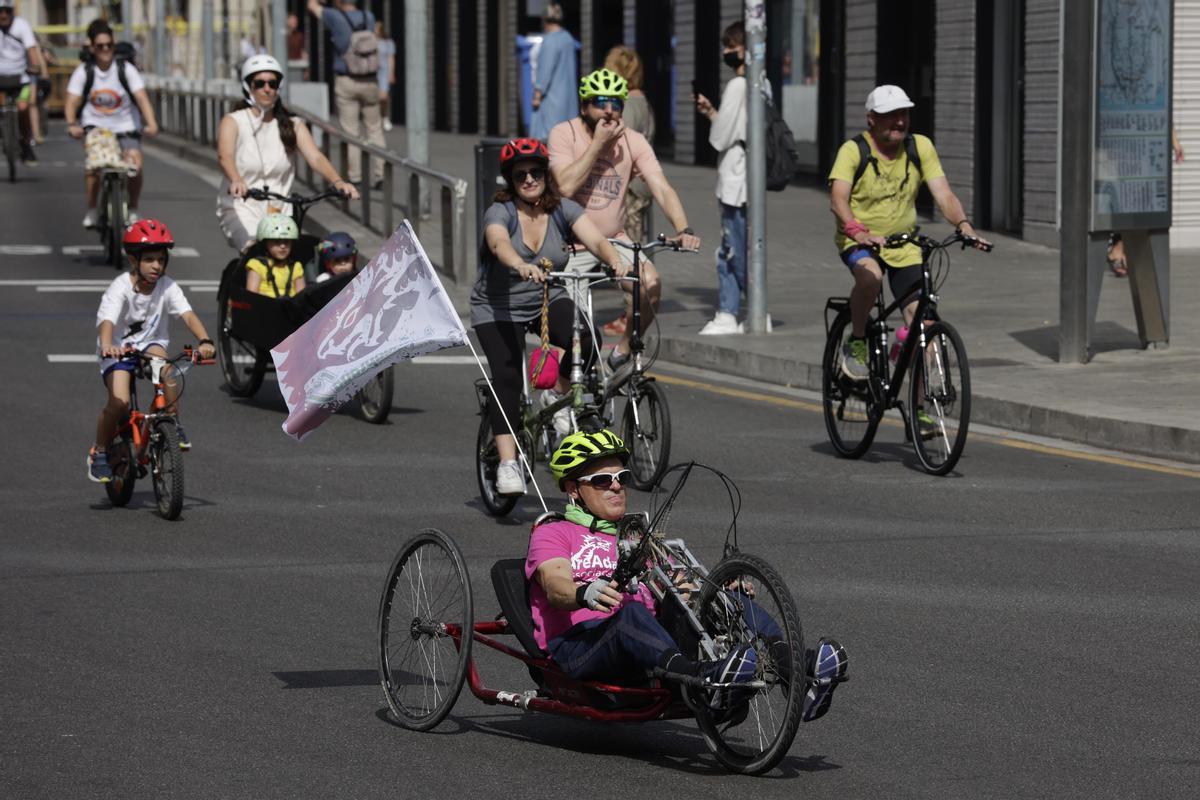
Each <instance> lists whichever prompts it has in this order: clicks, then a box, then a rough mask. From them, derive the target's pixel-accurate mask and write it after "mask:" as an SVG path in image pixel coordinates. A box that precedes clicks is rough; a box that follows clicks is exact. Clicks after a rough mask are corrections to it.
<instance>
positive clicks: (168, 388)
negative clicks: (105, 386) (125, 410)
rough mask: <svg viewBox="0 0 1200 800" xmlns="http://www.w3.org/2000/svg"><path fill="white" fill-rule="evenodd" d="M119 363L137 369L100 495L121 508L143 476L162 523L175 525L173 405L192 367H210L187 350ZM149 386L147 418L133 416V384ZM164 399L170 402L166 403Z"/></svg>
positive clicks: (178, 455)
mask: <svg viewBox="0 0 1200 800" xmlns="http://www.w3.org/2000/svg"><path fill="white" fill-rule="evenodd" d="M121 360H122V361H129V362H134V363H136V365H137V367H136V369H135V370H134V373H133V378H134V380H133V381H132V382H131V384H130V387H129V418H128V419H127V420H125V422H123V423H121V427H119V428H118V429H117V434H116V436H115V437H113V440H112V442H111V443H110V444H109V445H108V458H109V464H110V465H111V466H112V473H113V476H112V480H111V481H109V482H107V483H105V484H104V491H105V492H107V493H108V499H109V501H111V502H112V504H113V505H114V506H124V505H127V504H128V503H129V500H130V498H131V497H133V484H134V482H135V481H136V480H137V479H138V478H144V477H146V475H147V474H149V475H150V476H151V478H152V479H153V481H154V498H155V501H156V502H157V504H158V513H159V514H161V515H162V517H163V518H164V519H176V518H177V517H178V516H179V513H180V512H181V511H182V510H183V448H182V447H180V441H181V440H180V437H179V419H178V417H177V416H176V413H175V404H176V403H178V402H179V397H180V396H181V395H182V394H183V383H184V381H183V378H184V375H185V374H186V373H187V371H188V370H189V369H190V368H191V367H192V366H193V365H195V364H212V363H214V359H201V358H200V353H199V352H198V351H195V350H193V349H192V348H191V346H190V345H189V346H186V347H184V348H183V352H182V353H180V354H179V355H177V356H174V357H172V358H161V357H159V356H151V355H147V354H145V353H143V352H142V351H140V350H134V349H129V350H126V351H125V354H124V355H123V356H122V357H121ZM139 378H141V379H144V380H149V381H150V383H151V384H153V386H154V400H153V401H151V403H150V409H149V411H148V412H143V411H140V410H138V403H137V381H138V379H139ZM168 396H169V397H170V399H168Z"/></svg>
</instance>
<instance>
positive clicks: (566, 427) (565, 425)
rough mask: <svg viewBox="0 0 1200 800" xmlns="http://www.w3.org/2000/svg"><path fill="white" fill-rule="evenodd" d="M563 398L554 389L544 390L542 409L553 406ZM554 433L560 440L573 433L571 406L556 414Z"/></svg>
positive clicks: (564, 407)
mask: <svg viewBox="0 0 1200 800" xmlns="http://www.w3.org/2000/svg"><path fill="white" fill-rule="evenodd" d="M562 398H563V395H561V394H559V393H558V392H556V391H554V390H553V389H544V390H542V408H546V407H547V406H552V405H554V404H555V403H557V402H558V401H559V400H561V399H562ZM554 432H555V433H557V434H558V438H559V439H561V438H562V437H564V436H566V435H567V434H568V433H570V432H571V407H570V406H569V405H566V406H563V407H562V408H560V409H559V410H558V411H555V412H554Z"/></svg>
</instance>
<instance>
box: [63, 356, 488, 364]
mask: <svg viewBox="0 0 1200 800" xmlns="http://www.w3.org/2000/svg"><path fill="white" fill-rule="evenodd" d="M46 360H47V361H49V362H50V363H51V364H91V363H92V362H94V361H95V360H96V354H95V353H87V354H82V353H48V354H47V355H46ZM253 361H254V359H253V358H251V357H250V356H242V355H238V356H234V357H233V362H234V363H235V364H250V363H252V362H253ZM412 363H414V364H433V365H438V364H474V363H475V357H474V356H417V357H416V358H414V359H413V361H412Z"/></svg>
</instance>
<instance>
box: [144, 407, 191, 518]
mask: <svg viewBox="0 0 1200 800" xmlns="http://www.w3.org/2000/svg"><path fill="white" fill-rule="evenodd" d="M150 475H151V477H152V478H153V483H154V500H155V502H156V503H157V505H158V513H159V514H160V515H162V518H163V519H167V520H173V519H178V518H179V514H180V512H182V511H183V451H182V450H180V449H179V430H178V429H177V428H176V427H175V422H174V421H173V420H170V419H162V420H159V421H158V422H156V423H154V429H153V430H152V431H151V433H150Z"/></svg>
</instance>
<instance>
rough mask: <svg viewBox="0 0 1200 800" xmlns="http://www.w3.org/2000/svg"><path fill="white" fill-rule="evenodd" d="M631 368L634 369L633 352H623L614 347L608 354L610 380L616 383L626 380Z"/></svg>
mask: <svg viewBox="0 0 1200 800" xmlns="http://www.w3.org/2000/svg"><path fill="white" fill-rule="evenodd" d="M631 369H633V353H632V352H629V353H622V352H620V351H618V350H617V348H615V347H614V348H613V349H612V352H611V353H609V354H608V371H609V373H610V377H609V380H610V381H612V382H614V383H615V382H617V381H621V380H624V379H625V376H626V375H628V374H629V371H630V370H631Z"/></svg>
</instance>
